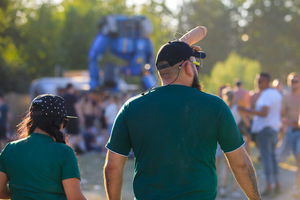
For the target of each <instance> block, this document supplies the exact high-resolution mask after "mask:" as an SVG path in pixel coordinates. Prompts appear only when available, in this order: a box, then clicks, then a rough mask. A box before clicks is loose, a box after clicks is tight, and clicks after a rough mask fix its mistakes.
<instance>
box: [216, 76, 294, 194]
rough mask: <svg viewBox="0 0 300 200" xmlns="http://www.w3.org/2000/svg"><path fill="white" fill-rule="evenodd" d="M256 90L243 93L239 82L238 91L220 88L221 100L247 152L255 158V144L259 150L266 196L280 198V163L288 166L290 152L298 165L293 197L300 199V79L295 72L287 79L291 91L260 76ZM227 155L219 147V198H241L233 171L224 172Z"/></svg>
mask: <svg viewBox="0 0 300 200" xmlns="http://www.w3.org/2000/svg"><path fill="white" fill-rule="evenodd" d="M254 88H255V89H254V90H253V91H247V90H245V89H243V87H242V82H241V81H240V80H237V81H236V82H235V84H234V87H231V86H230V85H229V84H228V85H224V86H221V87H220V88H219V96H220V98H222V99H223V100H224V101H225V102H226V103H227V105H228V106H229V108H230V110H231V112H232V114H233V116H234V119H235V121H236V123H237V125H238V128H239V131H240V133H241V134H242V136H243V137H244V140H245V148H246V149H247V152H248V154H249V155H250V154H251V144H254V146H255V147H256V148H257V149H258V150H259V161H261V163H262V166H263V170H264V176H265V182H266V186H265V190H264V191H263V192H262V193H261V195H262V196H271V195H276V194H279V193H280V192H281V184H280V182H281V181H280V174H279V165H278V163H279V161H281V162H284V161H285V159H286V158H287V156H288V155H289V154H290V152H293V154H294V155H295V159H296V161H297V167H298V172H297V178H296V187H295V191H294V193H293V196H294V197H295V198H300V75H299V74H298V73H296V72H292V73H290V74H289V75H288V76H287V87H284V84H283V83H282V82H281V81H280V80H279V79H274V80H273V81H272V80H271V77H270V75H269V74H268V73H260V74H258V75H257V76H256V79H255V80H254ZM223 157H224V156H223V152H222V151H221V149H220V148H219V146H218V149H217V153H216V166H217V169H218V174H220V177H221V180H220V184H219V194H220V196H221V197H225V196H226V195H228V194H229V193H230V194H231V195H232V196H233V197H236V198H239V197H240V196H241V194H240V193H239V190H238V186H237V184H236V182H235V181H234V183H233V187H232V189H233V191H232V192H229V191H228V188H227V185H228V173H229V168H228V166H227V164H226V163H225V166H224V167H223V168H222V169H221V167H220V163H221V160H222V158H223Z"/></svg>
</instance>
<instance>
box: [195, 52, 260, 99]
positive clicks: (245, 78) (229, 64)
mask: <svg viewBox="0 0 300 200" xmlns="http://www.w3.org/2000/svg"><path fill="white" fill-rule="evenodd" d="M260 71H261V66H260V64H259V62H258V61H256V60H250V59H248V58H242V57H240V56H239V55H238V54H237V53H235V52H232V53H231V54H230V55H229V57H228V58H227V59H226V60H225V61H224V62H218V63H216V65H215V66H214V68H213V70H212V72H211V75H210V77H208V76H204V79H203V82H204V85H205V91H206V92H210V93H213V94H217V91H218V88H219V87H220V86H221V85H224V84H228V85H233V83H234V81H235V80H237V79H239V80H241V81H242V82H243V84H244V87H245V88H246V89H248V90H250V89H252V88H253V81H254V79H255V76H256V74H258V73H260ZM200 79H201V78H200Z"/></svg>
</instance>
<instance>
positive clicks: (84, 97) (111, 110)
mask: <svg viewBox="0 0 300 200" xmlns="http://www.w3.org/2000/svg"><path fill="white" fill-rule="evenodd" d="M60 95H61V96H62V97H63V98H64V99H65V100H66V103H67V107H66V108H67V112H68V113H70V114H71V115H75V116H77V117H78V119H76V120H72V121H70V123H68V125H67V126H66V128H65V129H64V130H63V131H64V132H65V134H67V135H68V138H69V140H70V143H71V144H72V146H73V148H74V149H75V151H76V152H77V153H78V154H80V153H84V152H89V151H97V152H101V153H102V154H103V155H104V156H105V155H106V148H105V144H106V142H107V141H108V139H109V136H110V132H111V129H112V126H113V123H114V120H115V117H116V115H117V113H118V111H119V109H120V106H121V105H122V104H123V103H124V102H125V101H126V100H127V99H128V98H130V97H131V95H130V94H129V93H128V94H124V95H120V94H117V93H112V92H107V91H100V90H99V91H86V92H83V93H80V94H79V93H78V91H77V90H76V88H75V87H74V86H73V85H72V84H68V85H67V86H66V89H65V90H64V91H62V92H61V94H60Z"/></svg>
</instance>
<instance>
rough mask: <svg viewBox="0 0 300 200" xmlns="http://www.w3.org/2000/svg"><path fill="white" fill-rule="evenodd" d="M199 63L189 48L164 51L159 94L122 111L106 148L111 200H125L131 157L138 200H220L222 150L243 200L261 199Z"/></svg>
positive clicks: (177, 45)
mask: <svg viewBox="0 0 300 200" xmlns="http://www.w3.org/2000/svg"><path fill="white" fill-rule="evenodd" d="M200 56H201V55H200V54H199V52H197V51H195V50H194V49H193V48H192V47H191V46H189V45H188V44H186V43H184V42H180V41H173V42H169V43H167V44H165V45H163V46H162V47H161V49H160V50H159V52H158V55H157V59H156V67H157V70H158V74H159V76H160V78H161V81H162V86H161V87H157V88H154V89H153V90H151V91H149V92H146V93H144V94H142V95H139V96H137V97H134V98H132V99H130V100H128V101H127V102H126V103H125V104H124V105H123V107H122V108H121V110H120V112H119V114H118V116H117V118H116V120H115V123H114V127H113V130H112V134H111V137H110V139H109V141H108V143H107V148H108V150H109V151H108V153H107V157H106V163H105V166H104V179H105V180H104V181H105V187H106V192H107V196H108V199H121V189H122V177H123V168H124V165H125V163H126V160H127V156H128V154H129V152H130V150H131V149H132V150H133V152H134V157H135V169H134V179H133V190H134V195H135V199H138V200H140V199H142V200H147V199H160V200H162V199H182V200H186V199H189V200H193V199H195V200H196V199H197V200H199V199H203V200H204V199H207V200H212V199H215V198H216V195H217V176H216V167H215V153H216V148H217V143H218V142H219V144H220V146H221V148H222V150H223V151H224V152H225V155H226V157H227V159H228V161H229V164H230V166H231V169H232V171H233V173H234V175H235V177H236V179H237V181H238V183H239V184H240V186H241V188H242V189H243V191H244V192H245V194H246V196H247V197H248V198H249V199H260V194H259V190H258V184H257V178H256V174H255V170H254V167H253V165H252V162H251V160H250V158H249V156H248V154H247V153H246V151H245V149H244V147H243V144H244V141H243V138H242V136H241V134H240V133H239V131H238V128H237V126H236V124H235V121H234V118H233V116H232V114H231V112H230V109H229V108H228V106H227V105H226V104H225V103H224V102H223V101H222V100H221V99H220V98H218V97H216V96H213V95H210V94H207V93H204V92H202V91H201V86H200V84H199V80H198V73H197V70H199V69H198V68H197V67H198V66H199V63H197V62H196V57H198V58H199V57H200ZM197 65H198V66H197Z"/></svg>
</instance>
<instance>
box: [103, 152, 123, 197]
mask: <svg viewBox="0 0 300 200" xmlns="http://www.w3.org/2000/svg"><path fill="white" fill-rule="evenodd" d="M126 161H127V157H126V156H122V155H119V154H116V153H113V152H111V151H109V150H108V151H107V155H106V160H105V164H104V170H103V175H104V186H105V191H106V196H107V199H108V200H121V197H122V196H121V192H122V184H123V170H124V166H125V163H126Z"/></svg>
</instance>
